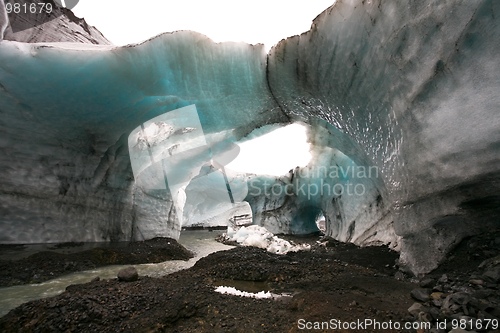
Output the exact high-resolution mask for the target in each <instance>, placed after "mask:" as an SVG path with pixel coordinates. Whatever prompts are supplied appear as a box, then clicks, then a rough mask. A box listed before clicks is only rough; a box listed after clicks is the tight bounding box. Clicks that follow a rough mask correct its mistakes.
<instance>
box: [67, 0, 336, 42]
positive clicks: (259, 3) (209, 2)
mask: <svg viewBox="0 0 500 333" xmlns="http://www.w3.org/2000/svg"><path fill="white" fill-rule="evenodd" d="M334 2H335V0H252V1H239V0H192V1H183V0H177V1H172V0H149V1H148V0H139V1H137V0H133V1H129V0H104V1H103V0H80V2H79V3H78V5H77V6H76V7H75V8H74V9H73V12H74V13H75V15H76V16H78V17H83V18H85V20H86V21H87V23H88V24H90V25H93V26H95V27H96V28H97V29H99V31H101V32H102V33H103V34H104V36H106V37H107V38H108V39H109V40H111V41H112V42H113V43H114V44H115V45H126V44H130V43H137V42H141V41H144V40H146V39H149V38H151V37H154V36H156V35H158V34H160V33H163V32H171V31H176V30H194V31H197V32H200V33H203V34H205V35H207V36H208V37H210V38H211V39H213V40H214V41H215V42H224V41H234V42H239V41H243V42H247V43H250V44H257V43H263V44H265V45H266V47H267V48H268V49H269V48H270V47H271V46H273V45H274V44H276V43H277V42H279V41H280V40H281V39H283V38H286V37H289V36H293V35H297V34H301V33H302V32H305V31H307V30H309V28H310V27H311V22H312V20H313V19H314V18H315V17H316V16H317V15H319V14H320V13H321V12H322V11H323V10H325V9H326V8H328V7H329V6H331V5H332V4H333V3H334Z"/></svg>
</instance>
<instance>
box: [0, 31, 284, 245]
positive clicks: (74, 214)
mask: <svg viewBox="0 0 500 333" xmlns="http://www.w3.org/2000/svg"><path fill="white" fill-rule="evenodd" d="M0 59H1V61H0V113H1V117H0V170H2V171H1V177H0V197H1V198H0V216H1V217H2V218H1V219H0V230H1V233H0V234H1V239H0V242H2V243H30V242H32V243H36V242H64V241H71V240H78V241H100V240H129V239H142V238H143V237H144V238H150V237H154V236H155V235H162V236H171V237H177V236H178V234H179V231H180V228H181V219H180V216H179V214H178V212H177V211H176V210H175V209H174V208H175V207H172V206H173V204H172V202H171V200H170V198H169V194H168V192H167V191H165V190H163V191H159V190H151V191H145V190H144V189H142V188H140V187H137V186H135V182H134V177H133V174H132V170H131V164H130V157H129V153H128V145H127V137H128V135H129V134H130V133H131V131H132V130H133V129H134V128H136V127H137V126H139V125H140V124H142V123H144V122H145V121H147V120H149V119H152V118H154V117H155V116H157V115H160V114H164V113H165V112H168V111H170V110H175V109H178V108H181V107H183V106H187V105H192V104H195V105H196V107H197V109H198V113H199V116H200V121H201V125H202V126H203V130H204V132H205V134H206V136H207V140H209V141H211V142H209V144H212V143H216V142H219V141H223V140H229V141H235V140H238V139H239V138H241V137H242V136H244V135H246V134H248V133H249V132H250V131H252V129H254V128H255V127H258V126H261V125H262V124H265V123H280V122H286V121H288V118H287V117H286V116H285V115H284V114H283V113H282V112H281V110H280V109H279V108H278V107H277V105H276V103H275V102H274V100H273V99H272V97H271V95H270V93H269V90H268V85H267V81H266V54H265V51H264V49H263V46H262V45H257V46H251V45H247V44H242V43H226V44H215V43H213V42H212V41H211V40H209V39H208V38H207V37H205V36H203V35H201V34H198V33H193V32H177V33H175V34H164V35H161V36H159V37H156V38H154V39H152V40H150V41H148V42H146V43H144V44H142V45H137V46H133V47H123V48H113V47H110V46H91V45H89V46H83V45H82V44H78V45H77V44H24V43H17V42H11V41H2V42H1V43H0Z"/></svg>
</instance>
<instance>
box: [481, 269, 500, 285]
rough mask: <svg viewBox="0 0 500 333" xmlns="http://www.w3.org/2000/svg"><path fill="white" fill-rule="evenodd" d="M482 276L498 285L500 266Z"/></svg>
mask: <svg viewBox="0 0 500 333" xmlns="http://www.w3.org/2000/svg"><path fill="white" fill-rule="evenodd" d="M483 276H485V277H486V278H487V279H488V280H490V281H492V282H494V283H498V281H500V265H498V266H495V267H493V268H490V269H488V270H487V271H486V272H484V274H483Z"/></svg>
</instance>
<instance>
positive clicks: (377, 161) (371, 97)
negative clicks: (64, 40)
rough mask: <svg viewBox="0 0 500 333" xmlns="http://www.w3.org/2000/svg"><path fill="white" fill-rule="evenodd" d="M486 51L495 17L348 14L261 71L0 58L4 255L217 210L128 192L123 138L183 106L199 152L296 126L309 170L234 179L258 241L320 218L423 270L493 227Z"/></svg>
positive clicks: (188, 59)
mask: <svg viewBox="0 0 500 333" xmlns="http://www.w3.org/2000/svg"><path fill="white" fill-rule="evenodd" d="M498 36H500V3H499V2H498V1H494V0H490V1H487V0H483V1H467V2H460V1H396V0H393V1H392V0H384V1H361V0H359V1H356V0H351V1H347V0H346V1H337V3H336V4H335V5H334V6H332V7H330V8H329V9H327V10H326V11H324V12H323V13H321V14H320V15H319V16H318V17H317V18H316V19H315V20H314V22H313V25H312V28H311V30H310V31H309V32H307V33H305V34H302V35H301V36H294V37H290V38H287V39H285V40H283V41H281V42H280V43H279V44H278V45H276V46H275V47H274V48H272V49H271V51H270V53H269V54H266V53H265V51H264V50H263V48H262V46H260V45H257V46H252V45H246V44H241V43H222V44H215V43H213V42H212V41H210V40H209V39H207V38H206V37H205V36H203V35H201V34H198V33H194V32H188V31H181V32H176V33H169V34H164V35H161V36H159V37H156V38H153V39H151V40H149V41H147V42H145V43H143V44H140V45H135V46H131V47H120V48H113V47H111V46H90V45H83V44H79V45H75V44H73V45H70V44H25V43H18V42H11V41H2V42H0V114H1V117H0V154H1V155H0V156H1V157H0V168H1V170H2V172H1V173H0V196H1V199H0V200H1V201H0V216H1V219H0V230H1V233H0V238H1V239H0V242H2V243H26V242H61V241H71V240H78V241H99V240H111V241H117V240H130V239H142V238H149V237H154V236H156V235H163V236H173V237H177V236H178V235H179V231H180V228H181V226H182V225H187V224H189V223H190V222H189V220H190V218H193V219H194V216H195V215H196V216H197V220H198V221H199V220H200V216H202V215H203V212H204V211H205V210H207V209H210V207H212V206H213V204H211V203H210V201H209V199H210V197H212V196H211V195H210V193H204V192H203V191H199V188H197V187H196V186H195V184H194V183H193V185H192V186H191V187H190V188H189V186H188V187H186V188H185V192H186V194H187V197H186V198H185V202H183V203H181V204H179V201H178V200H173V198H172V196H171V194H169V192H168V191H165V190H147V189H144V188H143V187H141V186H140V185H139V184H137V183H136V182H135V180H134V176H133V172H132V167H131V162H130V155H129V149H128V141H127V138H128V136H129V134H130V133H131V132H132V131H133V130H134V129H135V128H137V127H138V126H139V125H140V124H142V123H145V122H147V121H148V120H150V119H152V118H155V117H157V116H159V115H162V114H165V113H168V112H169V111H173V110H176V109H179V108H182V107H187V106H189V105H195V106H196V108H197V111H198V115H199V119H200V124H201V126H202V127H203V130H204V134H205V137H206V140H207V143H208V144H212V145H216V144H219V143H222V142H230V143H231V142H233V143H237V142H239V141H240V140H242V139H244V138H245V137H246V136H247V135H249V134H250V133H252V132H254V134H255V133H256V132H255V130H256V129H257V131H259V130H260V131H261V134H264V133H265V132H266V128H268V127H266V125H270V124H278V125H282V126H285V125H287V124H290V123H293V122H300V123H302V124H306V126H307V136H308V141H309V142H310V143H311V146H312V152H311V153H312V160H311V162H310V163H309V164H308V165H307V166H305V167H302V168H296V169H294V170H291V171H290V172H289V173H288V174H286V175H283V176H281V177H275V176H265V175H254V176H250V175H245V176H241V175H238V174H234V175H229V181H230V182H233V183H234V184H239V185H241V186H243V185H245V186H247V188H248V193H247V195H246V196H245V197H244V198H242V201H244V202H247V203H248V204H249V205H250V207H251V209H252V212H253V219H254V221H253V222H254V223H255V224H259V225H261V226H265V227H266V228H267V229H268V230H270V231H272V232H284V233H305V232H310V231H315V230H317V229H316V228H317V227H316V224H315V221H316V218H317V217H318V216H320V215H321V214H323V215H324V216H325V220H326V232H327V234H329V235H331V236H333V237H335V238H337V239H339V240H342V241H350V242H354V243H357V244H360V245H367V244H380V243H386V244H390V245H391V246H392V247H394V248H396V249H398V250H400V251H401V263H402V264H404V265H406V267H407V268H408V270H410V271H412V272H414V273H420V272H425V271H428V270H430V269H432V268H434V267H435V266H436V264H437V262H439V260H440V259H441V258H442V257H443V256H444V255H445V253H446V252H447V251H448V250H449V249H450V248H451V247H452V246H453V245H454V244H456V243H457V242H458V241H459V240H460V239H462V238H463V237H466V236H468V235H471V234H474V233H478V232H484V231H487V230H488V228H491V227H492V226H496V225H498V217H499V215H500V214H499V207H500V198H499V193H500V191H499V190H500V182H499V174H500V163H499V162H500V93H499V92H500V58H499V57H498V54H500V39H499V38H498ZM263 163H265V161H263ZM201 171H202V168H201V167H200V172H201ZM341 189H342V190H343V191H341ZM190 191H191V193H195V195H191V196H190V194H189V192H190ZM349 193H351V194H349ZM203 195H205V197H206V201H203V200H202V197H203ZM190 198H191V199H190ZM193 198H196V200H194V199H193ZM231 209H233V211H230V212H229V213H227V211H225V212H222V213H221V214H227V216H226V217H225V218H229V217H230V216H232V215H234V214H240V212H239V210H241V209H242V208H241V206H234V207H232V208H231Z"/></svg>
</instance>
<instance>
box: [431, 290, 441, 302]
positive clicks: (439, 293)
mask: <svg viewBox="0 0 500 333" xmlns="http://www.w3.org/2000/svg"><path fill="white" fill-rule="evenodd" d="M441 295H443V293H441V292H438V291H436V292H433V293H432V294H431V299H434V300H436V299H440V298H441Z"/></svg>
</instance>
